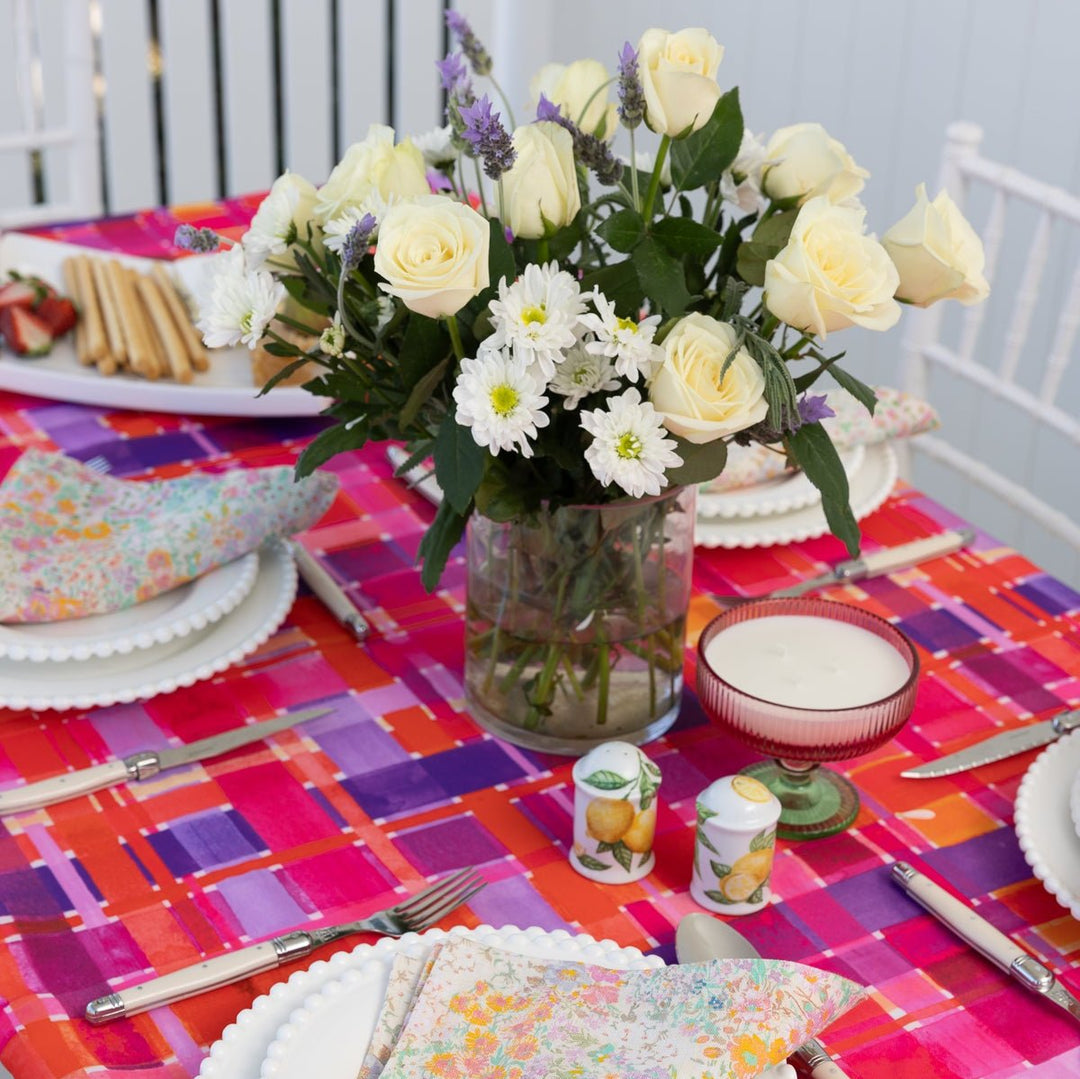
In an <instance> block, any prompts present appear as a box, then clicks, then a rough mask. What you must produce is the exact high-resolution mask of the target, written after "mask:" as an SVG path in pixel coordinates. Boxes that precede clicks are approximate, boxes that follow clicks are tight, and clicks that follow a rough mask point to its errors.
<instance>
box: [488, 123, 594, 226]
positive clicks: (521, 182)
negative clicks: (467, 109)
mask: <svg viewBox="0 0 1080 1079" xmlns="http://www.w3.org/2000/svg"><path fill="white" fill-rule="evenodd" d="M513 142H514V149H515V150H516V151H517V158H516V159H515V160H514V164H513V167H512V168H511V169H510V170H509V171H508V172H505V173H503V177H502V191H503V198H504V199H505V202H504V204H503V207H502V220H503V223H504V224H506V225H508V226H509V227H510V231H511V232H512V233H513V234H514V235H515V236H521V237H524V238H525V239H530V240H535V239H538V238H539V237H541V236H543V235H544V219H545V218H546V219H547V220H548V221H550V222H551V224H552V225H554V226H555V227H556V228H562V227H563V226H564V225H569V224H570V222H571V221H573V220H574V218H575V217H576V216H577V212H578V210H580V209H581V196H580V195H579V194H578V182H577V169H576V168H575V167H574V140H573V138H572V137H571V135H570V132H569V131H567V130H566V129H565V128H563V127H560V126H559V125H558V124H553V123H550V122H547V121H545V122H543V123H539V124H526V125H525V126H524V127H519V128H518V129H517V130H516V131H515V132H514V137H513Z"/></svg>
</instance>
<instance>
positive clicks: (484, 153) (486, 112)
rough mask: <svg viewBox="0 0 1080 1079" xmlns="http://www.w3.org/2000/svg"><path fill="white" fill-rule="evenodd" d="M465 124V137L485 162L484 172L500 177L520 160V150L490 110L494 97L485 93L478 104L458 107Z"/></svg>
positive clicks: (493, 176)
mask: <svg viewBox="0 0 1080 1079" xmlns="http://www.w3.org/2000/svg"><path fill="white" fill-rule="evenodd" d="M459 111H460V113H461V119H462V120H463V121H464V123H465V130H464V131H463V132H462V138H464V139H465V141H466V142H468V143H469V145H470V146H471V147H472V148H473V151H474V153H476V154H477V155H479V157H480V158H481V160H482V161H483V163H484V173H485V175H486V176H488V178H489V179H492V180H498V179H499V177H500V176H502V174H503V173H504V172H506V171H507V170H508V169H509V168H510V167H511V166H512V165H513V164H514V161H515V160H516V159H517V151H516V150H515V149H514V145H513V143H512V142H511V140H510V136H509V134H508V133H507V131H506V128H504V127H503V126H502V118H501V117H500V115H499V113H497V112H492V111H491V100H490V98H488V96H487V94H484V95H483V97H481V98H480V99H479V100H478V101H477V102H476V104H475V105H471V106H467V107H465V108H463V109H460V110H459Z"/></svg>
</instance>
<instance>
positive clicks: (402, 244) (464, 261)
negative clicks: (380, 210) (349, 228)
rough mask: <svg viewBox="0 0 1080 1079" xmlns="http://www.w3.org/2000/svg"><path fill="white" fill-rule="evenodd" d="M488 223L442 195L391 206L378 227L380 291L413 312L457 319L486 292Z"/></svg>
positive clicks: (471, 210)
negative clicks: (456, 317) (474, 300)
mask: <svg viewBox="0 0 1080 1079" xmlns="http://www.w3.org/2000/svg"><path fill="white" fill-rule="evenodd" d="M489 235H490V234H489V231H488V222H487V218H485V217H483V216H482V215H480V214H478V213H477V212H476V211H475V210H474V209H472V207H471V206H466V205H465V204H464V203H460V202H455V201H454V200H453V199H449V198H446V197H445V196H443V195H425V196H423V197H422V198H418V199H416V200H415V201H413V202H401V203H398V204H397V205H395V206H392V207H391V208H390V209H389V210H387V212H386V216H385V217H384V218H383V219H382V221H381V222H380V225H379V242H378V244H377V245H376V247H375V272H376V273H377V274H378V275H379V276H380V277H381V278H382V279H383V280H382V282H381V283H380V285H379V287H380V288H381V289H382V290H383V291H384V292H388V293H389V294H390V295H391V296H397V297H398V298H399V299H400V300H401V302H402V303H404V304H405V306H406V307H407V308H409V310H410V311H415V312H417V314H420V315H427V316H428V317H429V318H439V317H441V316H443V315H453V314H455V313H456V312H458V311H460V310H461V308H462V307H464V306H465V305H466V304H467V303H468V302H469V301H470V300H471V299H472V298H473V297H474V296H475V295H477V294H478V293H480V292H482V291H483V290H484V289H486V288H487V287H488V242H489Z"/></svg>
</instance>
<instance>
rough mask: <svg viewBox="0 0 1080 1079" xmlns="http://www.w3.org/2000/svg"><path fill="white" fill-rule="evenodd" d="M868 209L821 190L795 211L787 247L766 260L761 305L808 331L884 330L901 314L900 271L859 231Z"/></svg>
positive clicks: (874, 243) (822, 334)
mask: <svg viewBox="0 0 1080 1079" xmlns="http://www.w3.org/2000/svg"><path fill="white" fill-rule="evenodd" d="M865 216H866V211H865V210H864V209H863V208H862V207H861V206H860V207H858V208H854V207H848V206H834V205H833V204H832V203H831V202H829V200H828V199H827V198H825V196H824V195H822V196H819V197H818V198H815V199H811V200H810V201H809V202H808V203H806V204H805V205H804V206H803V208H802V209H801V210H800V211H799V215H798V217H796V218H795V225H794V227H793V228H792V230H791V236H790V238H789V239H788V242H787V246H786V247H785V248H784V249H783V250H782V251H781V252H780V253H779V254H778V255H777V256H776V258H774V259H770V260H769V261H768V262H767V263H766V264H765V306H766V307H767V308H768V309H769V310H770V311H771V312H772V313H773V314H774V315H776V317H777V318H779V319H783V321H784V322H786V323H788V325H790V326H794V327H795V328H796V329H798V330H803V331H804V332H806V333H813V334H817V335H818V336H820V337H825V336H826V335H827V334H828V333H829V332H831V331H832V330H842V329H843V328H844V327H845V326H852V325H854V326H865V327H866V328H867V329H870V330H887V329H889V328H890V327H892V326H894V325H895V324H896V320H897V319H898V318H899V317H900V305H899V304H898V303H897V302H896V301H895V300H894V299H893V294H894V293H895V292H896V286H897V284H898V283H899V280H900V275H899V274H898V273H897V271H896V267H895V266H894V265H893V264H892V260H891V259H890V258H889V255H888V253H887V252H886V250H885V248H884V247H882V246H881V244H879V243H878V242H877V240H875V239H874V238H873V237H872V236H866V235H864V234H863V219H864V218H865Z"/></svg>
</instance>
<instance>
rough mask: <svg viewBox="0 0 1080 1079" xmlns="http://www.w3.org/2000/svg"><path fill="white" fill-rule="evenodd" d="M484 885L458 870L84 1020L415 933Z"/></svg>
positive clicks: (116, 999)
mask: <svg viewBox="0 0 1080 1079" xmlns="http://www.w3.org/2000/svg"><path fill="white" fill-rule="evenodd" d="M485 884H487V881H485V880H484V878H483V877H481V876H480V874H479V873H478V872H477V871H476V870H475V869H473V868H472V867H467V868H465V869H459V870H458V871H457V872H456V873H451V874H450V876H448V877H444V878H443V879H442V880H441V881H439V882H438V883H436V884H432V885H431V886H430V887H428V888H425V889H424V890H423V891H422V892H417V893H416V895H414V896H412V897H411V898H409V899H405V900H402V902H400V903H395V904H394V906H392V907H388V908H387V909H386V910H380V911H376V913H374V914H371V915H369V916H368V917H367V918H361V919H359V920H358V921H355V922H346V923H345V924H344V925H332V926H327V927H326V928H325V929H300V930H297V931H296V932H294V933H286V934H285V935H284V936H281V937H274V939H273V940H267V941H264V942H263V943H262V944H253V945H252V946H251V947H248V948H238V949H237V950H236V951H234V952H226V953H225V954H224V955H219V956H216V957H215V958H213V959H207V960H206V961H205V962H203V963H196V964H194V965H193V966H190V967H183V968H182V969H180V970H174V971H173V972H172V973H171V974H165V975H163V976H162V977H160V978H151V979H150V981H148V982H143V983H142V984H141V985H134V986H132V987H131V988H130V989H124V990H122V991H121V992H119V993H109V994H108V995H107V996H104V997H98V999H97V1000H92V1001H90V1003H89V1004H87V1006H86V1018H87V1019H89V1020H90V1022H91V1023H107V1022H108V1021H109V1020H110V1019H119V1018H120V1017H121V1016H125V1015H135V1014H136V1013H138V1012H144V1011H146V1010H147V1009H148V1008H157V1007H159V1006H160V1005H162V1004H172V1003H173V1002H174V1001H177V1000H183V999H184V998H185V997H191V996H195V994H196V993H202V992H204V991H205V990H207V989H217V988H218V987H219V986H222V985H230V984H231V983H232V982H236V981H239V980H240V979H241V978H246V977H248V976H249V975H251V974H258V973H259V972H260V971H263V970H272V969H273V968H274V967H279V966H281V965H282V963H290V962H292V960H294V959H300V958H302V957H303V956H305V955H310V954H311V953H312V952H313V951H314V950H315V949H316V948H321V947H322V946H323V945H324V944H329V943H331V942H332V941H335V940H340V939H341V938H342V937H347V936H349V935H350V934H352V933H379V934H381V935H382V936H387V937H400V936H402V935H403V934H404V933H419V932H420V931H421V930H423V929H428V928H429V927H430V926H433V925H434V924H435V923H436V922H437V921H439V920H440V919H442V918H445V917H446V915H447V914H449V913H450V912H451V911H453V910H457V908H458V907H460V906H461V905H462V904H463V903H466V902H468V900H470V899H471V898H472V897H473V896H474V895H476V893H477V892H478V891H480V889H481V888H483V887H484V886H485Z"/></svg>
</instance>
